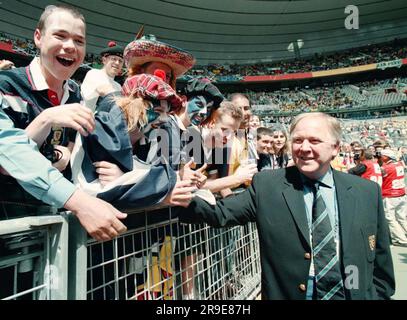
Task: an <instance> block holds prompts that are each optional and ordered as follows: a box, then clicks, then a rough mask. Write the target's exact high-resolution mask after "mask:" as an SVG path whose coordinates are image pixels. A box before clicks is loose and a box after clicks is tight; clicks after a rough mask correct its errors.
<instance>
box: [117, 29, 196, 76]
mask: <svg viewBox="0 0 407 320" xmlns="http://www.w3.org/2000/svg"><path fill="white" fill-rule="evenodd" d="M153 61H157V62H162V63H165V64H167V65H168V66H169V67H170V68H171V69H172V70H173V73H174V76H175V78H178V77H179V76H181V75H183V74H184V73H185V72H187V71H188V70H189V69H191V68H192V66H193V65H194V64H195V62H196V60H195V58H194V57H193V55H192V54H190V53H189V52H186V51H185V50H182V49H180V48H177V47H174V46H171V45H169V44H167V43H164V42H160V41H157V40H156V39H155V37H154V36H151V35H148V36H144V37H143V38H141V39H136V40H134V41H132V42H130V43H129V44H128V45H127V46H126V48H125V49H124V62H125V64H126V67H127V68H133V67H135V66H142V65H143V64H145V63H147V62H153Z"/></svg>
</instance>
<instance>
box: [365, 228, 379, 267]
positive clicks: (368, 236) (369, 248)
mask: <svg viewBox="0 0 407 320" xmlns="http://www.w3.org/2000/svg"><path fill="white" fill-rule="evenodd" d="M361 231H362V241H363V243H364V245H365V250H366V258H367V260H368V261H369V262H372V261H373V260H374V259H375V255H376V233H377V229H376V226H373V225H367V226H366V227H363V228H361Z"/></svg>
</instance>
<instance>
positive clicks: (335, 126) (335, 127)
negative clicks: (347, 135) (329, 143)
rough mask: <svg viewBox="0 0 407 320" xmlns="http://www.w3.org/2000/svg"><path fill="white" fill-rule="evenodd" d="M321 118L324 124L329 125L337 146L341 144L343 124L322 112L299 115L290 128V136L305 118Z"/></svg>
mask: <svg viewBox="0 0 407 320" xmlns="http://www.w3.org/2000/svg"><path fill="white" fill-rule="evenodd" d="M311 117H312V118H321V120H322V121H323V122H325V123H326V124H328V128H329V131H330V133H331V136H332V138H333V139H334V140H335V141H336V143H337V144H339V143H340V142H341V137H342V129H341V124H340V122H339V121H338V120H337V119H336V118H334V117H332V116H330V115H328V114H326V113H322V112H309V113H301V114H299V115H297V116H296V117H295V118H294V120H293V121H292V122H291V126H290V136H292V133H293V131H294V129H295V127H296V126H297V125H298V123H299V122H300V121H301V120H303V119H305V118H311Z"/></svg>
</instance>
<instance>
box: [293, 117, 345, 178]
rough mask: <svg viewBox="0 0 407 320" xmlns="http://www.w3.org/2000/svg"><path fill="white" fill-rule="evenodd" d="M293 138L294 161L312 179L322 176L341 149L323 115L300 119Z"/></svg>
mask: <svg viewBox="0 0 407 320" xmlns="http://www.w3.org/2000/svg"><path fill="white" fill-rule="evenodd" d="M291 139H292V156H293V160H294V163H295V165H296V166H297V168H298V169H299V170H300V172H301V173H303V174H304V175H305V176H306V177H308V178H310V179H319V178H320V177H322V176H323V175H324V174H325V173H326V172H327V171H328V169H329V167H330V162H331V160H332V159H333V158H334V157H336V155H337V154H338V151H339V144H338V143H337V142H336V141H335V139H334V137H333V136H332V134H331V132H330V130H329V127H328V124H327V123H326V122H324V121H321V117H308V118H304V119H302V120H300V122H299V123H298V124H297V126H296V127H295V129H294V131H293V132H292V137H291Z"/></svg>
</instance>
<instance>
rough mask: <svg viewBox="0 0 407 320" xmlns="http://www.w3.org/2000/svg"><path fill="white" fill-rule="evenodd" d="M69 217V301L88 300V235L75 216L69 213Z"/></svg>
mask: <svg viewBox="0 0 407 320" xmlns="http://www.w3.org/2000/svg"><path fill="white" fill-rule="evenodd" d="M67 217H68V221H69V255H68V257H69V266H68V279H69V283H68V299H69V300H86V290H87V259H88V257H87V248H86V243H87V240H88V235H87V232H86V231H85V229H84V228H83V227H82V226H81V224H80V223H79V220H78V219H77V218H76V217H75V216H74V215H72V214H70V213H67Z"/></svg>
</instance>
